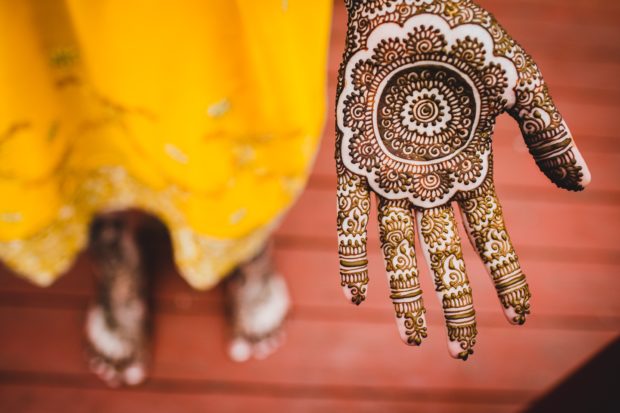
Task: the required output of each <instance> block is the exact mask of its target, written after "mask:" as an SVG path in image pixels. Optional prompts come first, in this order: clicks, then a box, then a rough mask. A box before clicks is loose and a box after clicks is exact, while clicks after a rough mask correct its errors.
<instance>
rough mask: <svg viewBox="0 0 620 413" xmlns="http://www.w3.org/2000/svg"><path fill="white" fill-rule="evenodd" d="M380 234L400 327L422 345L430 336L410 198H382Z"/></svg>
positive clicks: (408, 340) (410, 340)
mask: <svg viewBox="0 0 620 413" xmlns="http://www.w3.org/2000/svg"><path fill="white" fill-rule="evenodd" d="M379 234H380V238H381V243H382V245H383V247H382V249H383V256H384V258H385V268H386V271H387V275H388V278H389V282H390V298H391V299H392V302H393V303H394V310H395V312H396V321H397V324H398V327H399V329H400V330H401V334H402V337H403V340H405V342H406V343H407V344H410V345H420V344H421V343H422V339H423V338H425V337H426V336H427V330H426V321H425V318H424V313H425V312H426V310H425V309H424V304H423V302H422V290H421V289H420V282H419V281H418V271H417V267H416V256H415V245H414V239H415V230H414V218H413V215H412V213H411V205H410V204H409V202H408V201H389V200H381V201H380V203H379Z"/></svg>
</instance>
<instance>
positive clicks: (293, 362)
mask: <svg viewBox="0 0 620 413" xmlns="http://www.w3.org/2000/svg"><path fill="white" fill-rule="evenodd" d="M81 322H82V315H81V312H79V311H77V310H52V309H28V308H17V307H0V331H2V342H3V351H2V352H1V353H0V370H2V371H5V372H11V371H15V372H29V371H38V372H40V373H45V374H51V373H64V374H84V373H85V371H86V367H85V362H84V359H83V356H82V353H81V351H80V333H79V329H78V328H76V327H77V326H79V325H80V324H81ZM155 325H156V326H157V328H156V331H155V337H154V343H155V346H154V369H153V372H152V377H153V378H154V379H179V380H181V379H182V380H221V381H227V382H228V381H231V382H248V381H249V382H257V381H258V382H261V383H271V384H286V383H288V384H295V385H321V386H356V385H359V384H363V385H364V386H370V387H373V386H382V387H388V388H397V389H411V390H426V389H443V390H448V389H454V391H455V392H457V393H458V391H461V390H463V391H465V390H471V391H487V390H493V391H511V390H518V391H532V392H535V391H538V390H541V389H543V388H547V387H549V386H550V385H551V384H552V383H554V382H555V381H556V380H557V379H558V378H559V377H561V376H563V375H565V374H566V373H568V372H569V371H571V369H573V368H574V367H576V366H577V365H579V363H581V362H583V361H585V360H586V359H587V358H588V357H589V356H591V355H592V354H593V353H594V352H595V351H596V350H598V349H599V348H602V346H603V345H605V344H606V343H608V342H609V341H610V340H612V339H613V338H614V337H615V336H616V335H617V332H598V331H590V332H584V331H561V330H560V331H558V330H537V329H533V328H529V327H528V326H524V328H503V327H502V328H486V329H485V330H484V331H483V332H482V334H480V335H479V339H478V344H477V347H476V350H477V351H476V354H475V356H474V357H473V358H472V359H471V360H470V361H468V362H467V363H463V362H460V361H458V360H453V359H451V358H450V357H449V356H448V355H447V352H446V348H445V336H444V331H443V328H442V327H440V326H431V327H430V329H429V330H430V334H429V338H428V339H427V340H426V342H425V343H424V345H423V346H422V347H420V348H410V347H408V346H405V345H404V344H402V343H401V342H400V341H399V340H398V339H397V333H396V330H395V328H394V325H393V323H392V322H389V323H372V324H368V323H365V324H364V323H357V322H355V321H353V320H346V321H339V320H334V321H319V320H317V321H314V320H301V319H295V318H293V319H292V320H291V321H289V323H288V327H287V331H288V340H287V344H286V345H285V346H284V347H283V348H282V349H281V350H280V351H279V352H278V353H276V354H275V355H273V356H271V357H270V358H269V359H267V360H264V361H261V362H248V363H245V364H237V363H234V362H232V361H230V360H229V359H228V358H227V357H225V356H224V346H225V342H226V340H225V332H226V329H225V327H224V324H223V319H222V318H221V317H214V316H208V315H207V316H179V315H171V314H161V313H160V314H157V317H156V320H155ZM42 343H45V344H42ZM524 360H527V363H524ZM532 366H536V374H532Z"/></svg>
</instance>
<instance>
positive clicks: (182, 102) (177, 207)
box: [0, 0, 331, 288]
mask: <svg viewBox="0 0 620 413" xmlns="http://www.w3.org/2000/svg"><path fill="white" fill-rule="evenodd" d="M330 13H331V2H330V1H328V0H312V1H310V0H288V1H286V0H261V1H256V0H179V1H170V0H97V1H84V0H64V1H63V0H3V1H1V2H0V62H2V63H1V64H0V258H1V259H3V260H4V261H5V262H6V263H7V264H8V265H9V266H11V267H12V268H14V269H15V270H16V271H17V272H19V273H21V274H23V275H25V276H26V277H28V278H29V279H31V280H32V281H34V282H36V283H38V284H41V285H47V284H49V283H51V282H52V281H53V280H54V279H55V278H56V277H57V276H58V274H59V273H61V272H62V271H63V270H65V269H66V268H67V267H68V266H69V265H70V264H71V262H72V260H73V258H74V256H75V254H76V252H78V251H79V250H80V249H81V248H82V247H83V246H84V244H85V242H86V232H87V225H88V223H89V221H90V219H91V218H92V215H93V214H94V213H96V212H97V211H100V210H105V209H116V208H127V207H138V208H142V209H145V210H147V211H149V212H152V213H154V214H156V215H157V216H159V217H160V218H161V219H162V220H163V221H164V222H165V223H166V224H167V226H168V228H169V229H170V232H171V235H172V239H173V246H174V250H175V260H176V262H177V265H178V267H179V268H180V269H181V272H182V274H183V275H184V276H185V278H186V279H187V280H188V281H189V282H190V284H192V285H193V286H194V287H197V288H207V287H209V286H211V285H213V284H214V283H215V282H217V281H218V280H219V278H220V277H221V276H222V275H223V274H225V273H226V272H227V271H229V270H230V269H231V268H232V267H233V266H234V265H236V264H237V263H238V262H239V261H240V260H243V259H246V258H248V257H249V256H250V255H252V254H254V253H256V252H257V250H258V249H259V248H260V247H261V245H262V244H263V243H264V242H265V240H266V238H267V237H268V236H269V234H270V232H271V231H272V230H273V228H274V226H275V223H276V221H277V218H278V217H279V216H280V215H281V214H282V213H283V212H284V211H285V210H286V208H287V207H289V206H290V205H291V203H292V202H293V201H294V200H295V198H296V196H297V195H298V194H299V193H300V191H301V189H302V188H303V185H304V183H305V180H306V177H307V174H308V172H309V168H310V165H311V162H312V160H313V158H314V153H315V149H316V147H317V144H318V142H319V138H320V135H321V130H322V127H323V118H324V111H325V104H326V99H325V87H326V84H325V78H326V59H327V45H328V40H329V39H328V37H329V27H330V21H331V20H330Z"/></svg>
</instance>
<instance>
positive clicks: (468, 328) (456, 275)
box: [417, 206, 477, 360]
mask: <svg viewBox="0 0 620 413" xmlns="http://www.w3.org/2000/svg"><path fill="white" fill-rule="evenodd" d="M417 217H418V224H419V226H418V231H419V233H420V242H421V244H422V247H423V250H424V255H425V258H426V262H427V263H428V265H429V267H430V270H431V274H432V275H433V279H434V283H435V291H436V292H437V295H438V296H439V299H440V300H441V303H442V307H443V311H444V316H445V319H446V326H447V328H448V338H449V340H450V350H451V352H452V353H453V355H455V356H457V357H458V358H461V359H463V360H467V357H469V355H470V354H473V352H474V351H473V346H474V344H475V343H476V333H477V332H476V319H475V311H474V303H473V298H472V294H471V287H470V286H469V281H468V279H467V273H466V272H465V261H464V260H463V253H462V252H461V240H460V239H459V235H458V232H457V228H456V220H455V219H454V211H453V210H452V208H451V207H449V206H443V207H435V208H430V209H425V210H423V211H421V212H420V213H418V214H417Z"/></svg>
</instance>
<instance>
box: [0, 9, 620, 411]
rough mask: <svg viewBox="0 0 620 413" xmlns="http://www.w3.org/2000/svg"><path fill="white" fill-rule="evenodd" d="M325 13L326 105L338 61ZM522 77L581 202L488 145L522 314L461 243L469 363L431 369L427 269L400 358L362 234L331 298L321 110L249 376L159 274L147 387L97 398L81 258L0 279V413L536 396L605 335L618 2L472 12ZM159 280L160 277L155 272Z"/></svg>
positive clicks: (217, 326) (433, 330) (619, 228)
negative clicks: (467, 286) (274, 312)
mask: <svg viewBox="0 0 620 413" xmlns="http://www.w3.org/2000/svg"><path fill="white" fill-rule="evenodd" d="M340 3H341V1H340V0H338V1H337V6H336V10H335V18H334V19H335V20H334V32H333V41H332V45H333V47H332V51H331V54H330V66H329V70H330V72H329V73H330V89H329V93H330V101H333V95H334V79H335V76H336V68H337V64H338V61H339V56H340V53H341V49H342V47H343V36H344V31H345V20H344V18H345V16H344V10H343V7H342V5H341V4H340ZM481 3H483V5H484V6H486V7H487V8H488V9H490V10H491V11H493V12H494V13H495V15H496V17H497V18H498V19H499V20H500V21H502V22H503V24H504V26H505V27H506V28H507V29H508V30H509V31H510V32H511V33H513V35H514V36H515V37H516V38H517V39H518V40H519V41H520V42H521V43H522V44H523V45H524V46H525V48H526V49H527V50H528V51H529V52H530V53H531V54H533V55H534V57H535V58H536V59H537V61H538V62H539V64H540V66H541V68H542V70H543V72H544V73H545V75H546V78H547V81H548V83H549V84H550V86H551V91H552V92H553V95H554V97H555V99H556V102H557V103H558V105H559V107H560V109H561V111H562V113H563V114H564V116H565V118H566V119H567V121H568V123H569V125H570V126H571V128H572V130H573V133H574V135H575V136H576V139H577V140H578V143H579V144H580V147H581V148H582V151H583V154H584V156H585V157H586V160H587V161H588V163H589V165H590V167H591V170H592V174H593V183H592V185H591V186H590V187H589V188H588V190H587V191H586V192H584V193H579V194H575V193H566V192H562V191H560V190H558V189H556V188H555V187H554V186H553V185H551V184H550V183H549V182H547V180H546V179H545V178H544V176H542V174H540V173H539V172H538V170H537V168H536V166H535V164H534V162H533V161H532V159H531V158H530V157H529V155H528V153H527V152H526V149H525V147H524V145H523V143H522V140H521V137H520V134H519V132H518V129H517V128H516V126H515V125H514V124H513V123H512V121H511V120H510V119H508V118H505V119H502V120H501V121H500V123H499V125H498V127H497V133H496V138H495V144H494V145H495V151H496V156H495V160H496V182H497V187H498V191H499V194H500V197H501V199H502V200H503V206H504V210H505V215H506V219H507V222H508V226H509V230H510V231H511V235H512V238H513V240H514V242H515V244H516V247H517V251H518V252H519V254H520V257H521V261H522V264H523V267H524V268H525V270H526V272H527V274H528V276H529V282H530V286H531V289H532V291H533V301H532V310H533V315H532V317H531V318H530V319H529V321H528V322H527V323H526V325H525V326H522V327H514V326H510V325H508V324H507V323H506V322H505V321H504V319H503V316H502V314H501V311H500V308H499V304H498V302H497V298H496V296H495V293H494V290H493V288H492V286H491V283H490V282H489V280H488V279H487V275H486V274H485V272H484V270H483V267H482V265H481V264H480V263H479V261H478V259H477V258H476V256H475V255H474V254H473V252H472V249H471V248H470V247H469V246H466V247H465V250H466V261H467V264H468V272H469V274H470V278H471V282H472V284H473V288H474V294H475V304H476V309H477V311H478V314H479V316H478V320H479V338H478V344H477V346H476V353H475V354H474V356H473V357H472V358H471V359H470V360H469V361H467V362H465V363H464V362H461V361H457V360H453V359H451V358H450V357H449V356H448V353H447V351H446V344H445V332H444V329H443V325H442V317H441V312H440V308H439V305H438V303H437V302H436V300H434V298H433V297H432V284H431V282H430V277H429V276H428V274H427V273H426V272H424V271H423V273H422V282H423V284H422V286H423V289H424V290H425V292H426V293H427V298H426V303H427V307H428V319H429V323H430V327H429V330H430V332H429V333H430V334H429V338H428V339H427V340H426V341H425V342H424V344H423V345H422V346H421V347H420V348H409V347H407V346H405V345H403V344H402V343H401V341H400V339H399V337H398V334H397V331H396V327H395V324H394V321H393V318H392V306H391V304H390V302H389V300H388V297H387V295H388V291H387V283H386V281H385V276H384V271H383V269H382V263H381V257H380V255H379V250H378V247H377V235H376V225H375V226H373V227H372V228H371V231H370V232H371V241H370V250H371V251H372V252H371V255H370V260H371V263H370V266H371V276H372V279H371V285H370V296H369V298H368V300H367V302H366V303H364V305H363V306H362V307H360V308H355V307H354V306H352V305H350V304H349V303H347V302H346V300H345V299H344V298H343V297H342V296H341V290H340V287H339V282H338V260H337V255H336V251H337V248H336V236H335V207H334V206H335V174H334V164H333V161H332V152H333V146H334V136H333V126H332V125H333V124H334V121H333V116H332V112H333V110H332V109H330V112H329V113H330V116H329V118H328V121H327V128H326V133H325V138H324V140H323V144H322V148H321V151H320V154H319V156H318V159H317V162H316V166H315V169H314V173H313V175H312V178H311V180H310V184H309V186H308V189H307V191H306V192H305V194H304V195H303V196H302V198H301V199H300V201H299V202H298V204H297V205H296V206H295V207H294V208H293V209H292V211H291V212H290V214H289V215H288V217H287V218H286V219H285V220H284V222H283V224H282V227H281V229H280V230H279V231H278V233H277V239H276V252H277V262H278V266H279V269H280V270H281V272H282V273H283V274H285V275H286V278H287V279H288V281H289V284H290V288H291V292H292V296H293V303H294V308H293V311H292V316H291V318H290V321H289V322H288V325H287V332H288V340H287V343H286V345H285V347H283V348H282V349H281V350H280V351H279V352H278V353H277V354H275V355H273V356H272V357H270V358H269V359H268V360H265V361H262V362H254V361H253V362H249V363H247V364H235V363H233V362H231V361H229V360H228V358H227V357H226V355H225V344H226V338H227V334H228V331H227V329H226V325H225V323H224V318H223V310H222V298H221V291H220V290H219V289H216V290H214V291H210V292H207V293H199V292H195V291H192V290H191V289H190V288H189V287H188V286H187V285H186V284H185V283H184V282H183V281H182V280H181V279H180V278H179V277H178V276H176V275H175V274H174V271H173V270H172V269H169V270H165V271H160V272H163V274H160V275H159V276H157V279H156V282H155V284H156V285H155V289H156V291H155V307H156V315H155V332H154V344H153V345H154V347H153V352H154V361H153V371H152V379H151V380H150V381H149V382H148V383H147V384H146V385H144V386H142V387H140V388H137V389H131V390H108V389H106V388H105V387H104V386H103V385H102V384H100V383H99V382H98V380H97V379H95V378H94V377H93V376H91V375H90V374H89V372H88V370H87V368H86V364H85V360H84V357H83V353H82V350H81V349H82V342H81V331H82V330H81V328H82V323H83V314H84V310H85V308H86V306H87V304H88V302H89V300H90V299H91V297H92V285H91V284H92V282H91V279H90V278H91V277H90V274H89V272H90V271H89V267H88V263H87V262H86V260H85V259H84V258H83V257H82V258H81V259H80V260H79V262H78V263H77V264H76V267H75V268H74V269H73V270H72V271H71V272H70V273H69V274H68V275H67V276H66V277H64V278H62V279H61V280H60V281H59V282H58V283H57V284H55V285H54V286H53V287H51V288H48V289H37V288H35V287H32V286H30V285H28V284H27V283H25V282H24V281H21V280H19V279H17V278H15V277H12V276H11V275H10V274H9V273H8V272H7V271H6V270H3V271H0V273H1V274H0V411H2V412H12V413H17V412H46V413H48V412H63V413H70V412H132V413H140V412H151V413H157V412H173V411H179V412H204V411H231V412H233V411H234V412H236V411H241V410H246V411H252V412H254V413H258V412H297V411H321V412H324V413H326V412H336V411H353V410H354V409H355V410H356V411H366V412H373V411H378V412H384V411H393V412H398V411H417V412H476V413H484V412H493V413H498V412H514V411H519V410H521V409H523V408H524V407H525V406H527V405H528V403H530V402H531V401H533V400H534V399H536V398H538V397H540V396H542V395H544V394H545V392H547V391H548V390H549V389H551V388H552V387H553V386H554V385H556V384H557V383H558V382H559V381H561V380H562V379H563V378H565V377H567V376H568V375H570V374H571V372H572V371H574V370H575V369H576V368H578V367H579V366H580V365H581V364H582V363H583V362H584V361H586V360H588V359H589V358H590V357H592V356H593V355H594V354H596V353H597V352H598V351H599V350H600V349H601V348H603V347H604V346H605V345H606V344H607V343H609V342H610V341H612V340H613V339H614V338H616V337H617V336H618V335H619V333H620V300H619V299H618V291H619V288H620V213H619V207H620V136H618V129H619V128H618V122H619V120H620V110H619V109H620V104H619V101H620V76H619V75H620V42H619V41H618V39H620V25H619V24H618V22H619V21H620V2H618V1H617V0H521V1H518V2H516V1H513V2H508V1H504V0H485V1H481ZM169 267H170V266H168V267H166V268H169Z"/></svg>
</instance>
